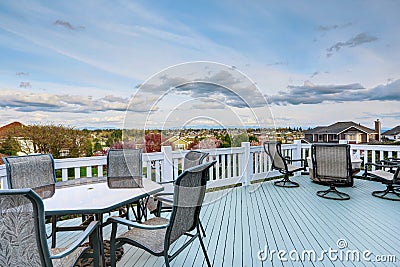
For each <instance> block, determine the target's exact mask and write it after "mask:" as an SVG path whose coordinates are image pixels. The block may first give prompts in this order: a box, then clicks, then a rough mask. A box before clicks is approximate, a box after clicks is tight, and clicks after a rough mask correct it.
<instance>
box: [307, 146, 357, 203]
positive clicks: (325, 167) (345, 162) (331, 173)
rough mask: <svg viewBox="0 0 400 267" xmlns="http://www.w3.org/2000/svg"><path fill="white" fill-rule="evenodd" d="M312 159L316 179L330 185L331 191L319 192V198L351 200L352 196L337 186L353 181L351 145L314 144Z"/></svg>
mask: <svg viewBox="0 0 400 267" xmlns="http://www.w3.org/2000/svg"><path fill="white" fill-rule="evenodd" d="M311 159H312V164H313V173H314V176H315V178H316V179H319V180H321V181H324V182H325V183H328V184H329V189H328V190H324V191H318V192H317V196H319V197H323V198H328V199H335V200H348V199H350V195H348V194H346V193H343V192H340V191H338V190H337V189H336V185H338V184H345V183H350V181H351V179H352V176H351V175H352V169H351V158H350V145H347V144H314V145H312V146H311Z"/></svg>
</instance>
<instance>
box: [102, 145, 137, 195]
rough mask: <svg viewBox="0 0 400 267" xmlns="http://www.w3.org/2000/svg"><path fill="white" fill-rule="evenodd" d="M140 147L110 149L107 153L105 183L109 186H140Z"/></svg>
mask: <svg viewBox="0 0 400 267" xmlns="http://www.w3.org/2000/svg"><path fill="white" fill-rule="evenodd" d="M142 175H143V163H142V150H141V149H110V150H109V151H108V153H107V183H108V185H109V186H110V187H113V188H120V187H142V184H141V181H142Z"/></svg>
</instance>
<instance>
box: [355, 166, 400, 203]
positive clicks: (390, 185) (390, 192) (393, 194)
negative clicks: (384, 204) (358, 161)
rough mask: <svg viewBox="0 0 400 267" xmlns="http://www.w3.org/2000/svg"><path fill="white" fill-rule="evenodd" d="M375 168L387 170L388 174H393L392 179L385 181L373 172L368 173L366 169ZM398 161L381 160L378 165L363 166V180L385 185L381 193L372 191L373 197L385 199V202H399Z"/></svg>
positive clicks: (399, 177)
mask: <svg viewBox="0 0 400 267" xmlns="http://www.w3.org/2000/svg"><path fill="white" fill-rule="evenodd" d="M370 166H371V167H372V166H375V167H376V168H379V169H382V170H384V171H386V169H388V171H387V172H388V173H391V174H393V179H392V180H388V179H385V178H384V177H381V176H379V175H377V174H374V173H373V172H369V171H368V169H369V167H370ZM399 175H400V161H398V159H396V160H393V159H389V160H381V161H380V163H372V162H368V163H366V164H365V166H364V175H363V176H364V178H365V179H368V178H372V179H374V180H377V181H379V182H381V183H383V184H385V185H386V189H385V190H381V191H379V190H378V191H373V192H372V193H371V194H372V195H373V196H374V197H378V198H382V199H387V200H392V201H400V176H399Z"/></svg>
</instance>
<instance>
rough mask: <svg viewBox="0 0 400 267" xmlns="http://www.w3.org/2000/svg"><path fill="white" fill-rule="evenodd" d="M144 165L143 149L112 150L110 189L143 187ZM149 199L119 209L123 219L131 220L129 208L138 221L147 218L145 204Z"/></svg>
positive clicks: (108, 163)
mask: <svg viewBox="0 0 400 267" xmlns="http://www.w3.org/2000/svg"><path fill="white" fill-rule="evenodd" d="M142 176H143V163H142V150H141V149H110V150H109V151H108V153H107V183H108V186H109V187H110V188H138V187H143V183H142V179H143V177H142ZM143 202H147V199H145V200H140V201H138V202H136V203H133V205H134V206H136V211H135V208H134V206H132V205H127V206H126V207H125V208H120V209H118V212H119V215H120V216H121V217H126V218H127V219H128V220H129V208H130V207H131V208H132V212H133V215H134V216H135V218H136V220H137V221H140V220H141V219H142V217H144V218H145V219H146V218H147V214H146V208H145V203H143Z"/></svg>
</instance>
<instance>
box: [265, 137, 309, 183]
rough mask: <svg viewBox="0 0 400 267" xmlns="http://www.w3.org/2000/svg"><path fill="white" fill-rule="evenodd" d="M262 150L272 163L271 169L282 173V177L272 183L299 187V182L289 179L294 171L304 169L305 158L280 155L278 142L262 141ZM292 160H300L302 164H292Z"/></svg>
mask: <svg viewBox="0 0 400 267" xmlns="http://www.w3.org/2000/svg"><path fill="white" fill-rule="evenodd" d="M263 145H264V151H265V153H267V155H268V157H269V158H270V160H271V163H272V168H271V169H272V170H278V171H279V172H280V173H282V174H283V175H284V177H283V179H282V180H280V181H276V182H274V185H276V186H280V187H287V188H292V187H299V184H298V183H296V182H293V181H291V180H290V179H289V177H290V176H292V175H293V174H294V173H295V172H298V171H305V170H306V160H304V159H295V160H294V159H291V158H290V157H284V156H283V155H282V149H281V144H280V143H278V142H267V141H266V142H264V143H263ZM293 162H301V165H302V166H295V165H292V163H293Z"/></svg>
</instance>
